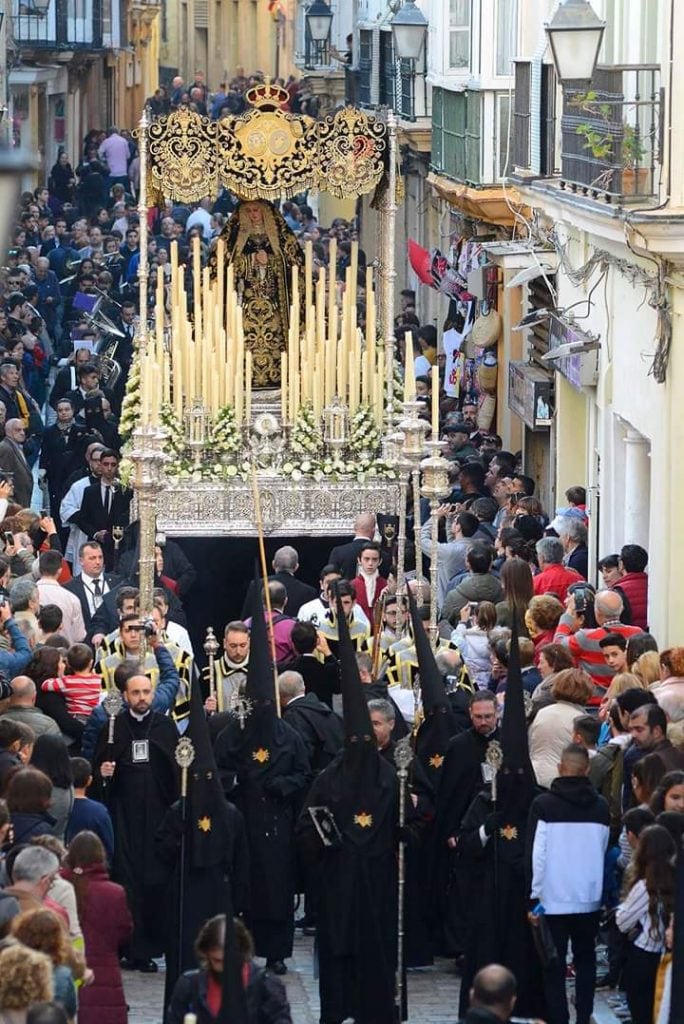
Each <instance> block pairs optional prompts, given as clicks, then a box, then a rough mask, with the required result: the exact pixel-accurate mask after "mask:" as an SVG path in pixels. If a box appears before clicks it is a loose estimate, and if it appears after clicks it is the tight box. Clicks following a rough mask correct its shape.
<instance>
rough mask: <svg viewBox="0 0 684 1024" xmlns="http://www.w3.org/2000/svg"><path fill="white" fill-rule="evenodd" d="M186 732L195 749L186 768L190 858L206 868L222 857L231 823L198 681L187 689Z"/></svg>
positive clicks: (197, 866) (223, 856)
mask: <svg viewBox="0 0 684 1024" xmlns="http://www.w3.org/2000/svg"><path fill="white" fill-rule="evenodd" d="M185 735H186V737H187V738H188V739H189V740H190V741H191V742H192V745H193V748H194V751H195V757H194V760H193V762H192V764H191V765H190V768H189V769H188V809H187V818H188V822H189V828H188V832H187V835H188V837H189V840H190V843H189V857H190V863H191V864H192V866H193V867H195V868H206V867H211V866H213V865H216V864H222V863H223V861H224V860H225V850H226V844H227V843H229V842H230V837H231V826H230V822H229V820H228V813H227V808H226V804H225V799H224V796H223V791H222V789H221V785H220V782H219V777H218V771H217V768H216V759H215V757H214V750H213V747H212V745H211V739H210V736H209V725H208V723H207V717H206V714H205V711H204V706H203V704H202V692H201V688H200V685H199V683H198V682H197V681H195V682H193V684H192V686H191V688H190V720H189V722H188V728H187V730H186V733H185Z"/></svg>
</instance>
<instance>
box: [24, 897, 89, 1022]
mask: <svg viewBox="0 0 684 1024" xmlns="http://www.w3.org/2000/svg"><path fill="white" fill-rule="evenodd" d="M12 934H13V935H14V937H15V938H16V939H18V940H19V942H23V944H24V945H25V946H28V947H29V949H35V950H36V951H37V952H38V953H45V955H46V956H49V957H50V960H51V961H52V984H53V988H54V991H55V997H54V998H55V1002H57V1003H59V1004H60V1006H63V1007H64V1011H65V1013H66V1015H67V1017H68V1018H69V1020H73V1019H74V1018H75V1016H76V1010H77V1008H78V1002H77V999H76V986H75V985H74V976H73V974H72V972H71V968H70V966H69V960H70V956H71V950H70V948H69V940H68V937H67V933H66V931H65V929H64V927H63V925H62V922H61V921H60V920H59V918H58V917H57V915H56V914H55V912H54V911H52V910H48V909H47V907H45V908H42V909H40V910H38V909H36V910H27V911H26V913H24V914H20V915H19V917H16V918H15V919H14V921H12Z"/></svg>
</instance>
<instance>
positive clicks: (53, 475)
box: [40, 398, 85, 530]
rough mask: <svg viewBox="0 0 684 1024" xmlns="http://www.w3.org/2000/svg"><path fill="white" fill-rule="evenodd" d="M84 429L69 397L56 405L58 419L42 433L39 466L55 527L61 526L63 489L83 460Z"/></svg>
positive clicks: (64, 489)
mask: <svg viewBox="0 0 684 1024" xmlns="http://www.w3.org/2000/svg"><path fill="white" fill-rule="evenodd" d="M84 437H85V431H84V430H83V428H82V427H79V426H77V424H76V422H75V421H74V407H73V405H72V404H71V401H70V400H69V399H68V398H62V399H61V401H60V402H59V403H58V404H57V422H56V423H53V425H52V426H51V427H48V428H47V430H46V431H45V433H44V434H43V444H42V447H41V450H40V469H41V470H42V471H44V472H45V474H46V476H47V487H48V494H49V496H50V514H51V516H52V518H53V519H54V520H55V523H56V525H57V529H58V530H59V529H60V527H61V525H62V524H61V522H60V519H59V506H60V504H61V501H62V498H63V497H64V494H65V491H66V482H67V480H68V479H69V477H70V476H71V474H72V473H73V472H74V470H75V469H78V468H79V467H80V466H81V465H82V463H83V438H84Z"/></svg>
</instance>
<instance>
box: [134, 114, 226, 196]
mask: <svg viewBox="0 0 684 1024" xmlns="http://www.w3.org/2000/svg"><path fill="white" fill-rule="evenodd" d="M148 140H149V189H150V201H152V200H158V199H159V198H160V197H163V198H165V199H173V200H174V201H176V202H179V203H197V202H199V201H200V199H205V198H207V197H209V198H211V199H213V198H215V197H216V196H217V195H218V184H219V182H218V153H217V147H216V140H217V125H216V122H215V121H211V120H210V119H209V118H208V117H200V115H199V114H197V113H195V112H194V111H193V110H189V109H188V108H187V107H180V108H179V109H178V110H174V111H172V113H170V114H168V115H167V116H166V117H160V118H158V119H157V120H155V121H153V122H152V124H151V125H150V127H149V129H148Z"/></svg>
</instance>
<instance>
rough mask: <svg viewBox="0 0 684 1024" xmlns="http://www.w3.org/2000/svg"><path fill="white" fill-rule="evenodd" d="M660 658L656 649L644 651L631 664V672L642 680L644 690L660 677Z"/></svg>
mask: <svg viewBox="0 0 684 1024" xmlns="http://www.w3.org/2000/svg"><path fill="white" fill-rule="evenodd" d="M660 658H661V655H659V654H658V652H657V651H644V653H643V654H640V655H639V657H638V658H637V660H636V661H635V662H634V664H633V665H632V672H633V673H634V675H635V676H638V677H639V679H641V680H642V681H643V684H644V689H645V690H646V689H648V688H649V687H650V686H653V684H654V683H659V682H660V680H661V679H662V675H661V660H660Z"/></svg>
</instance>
